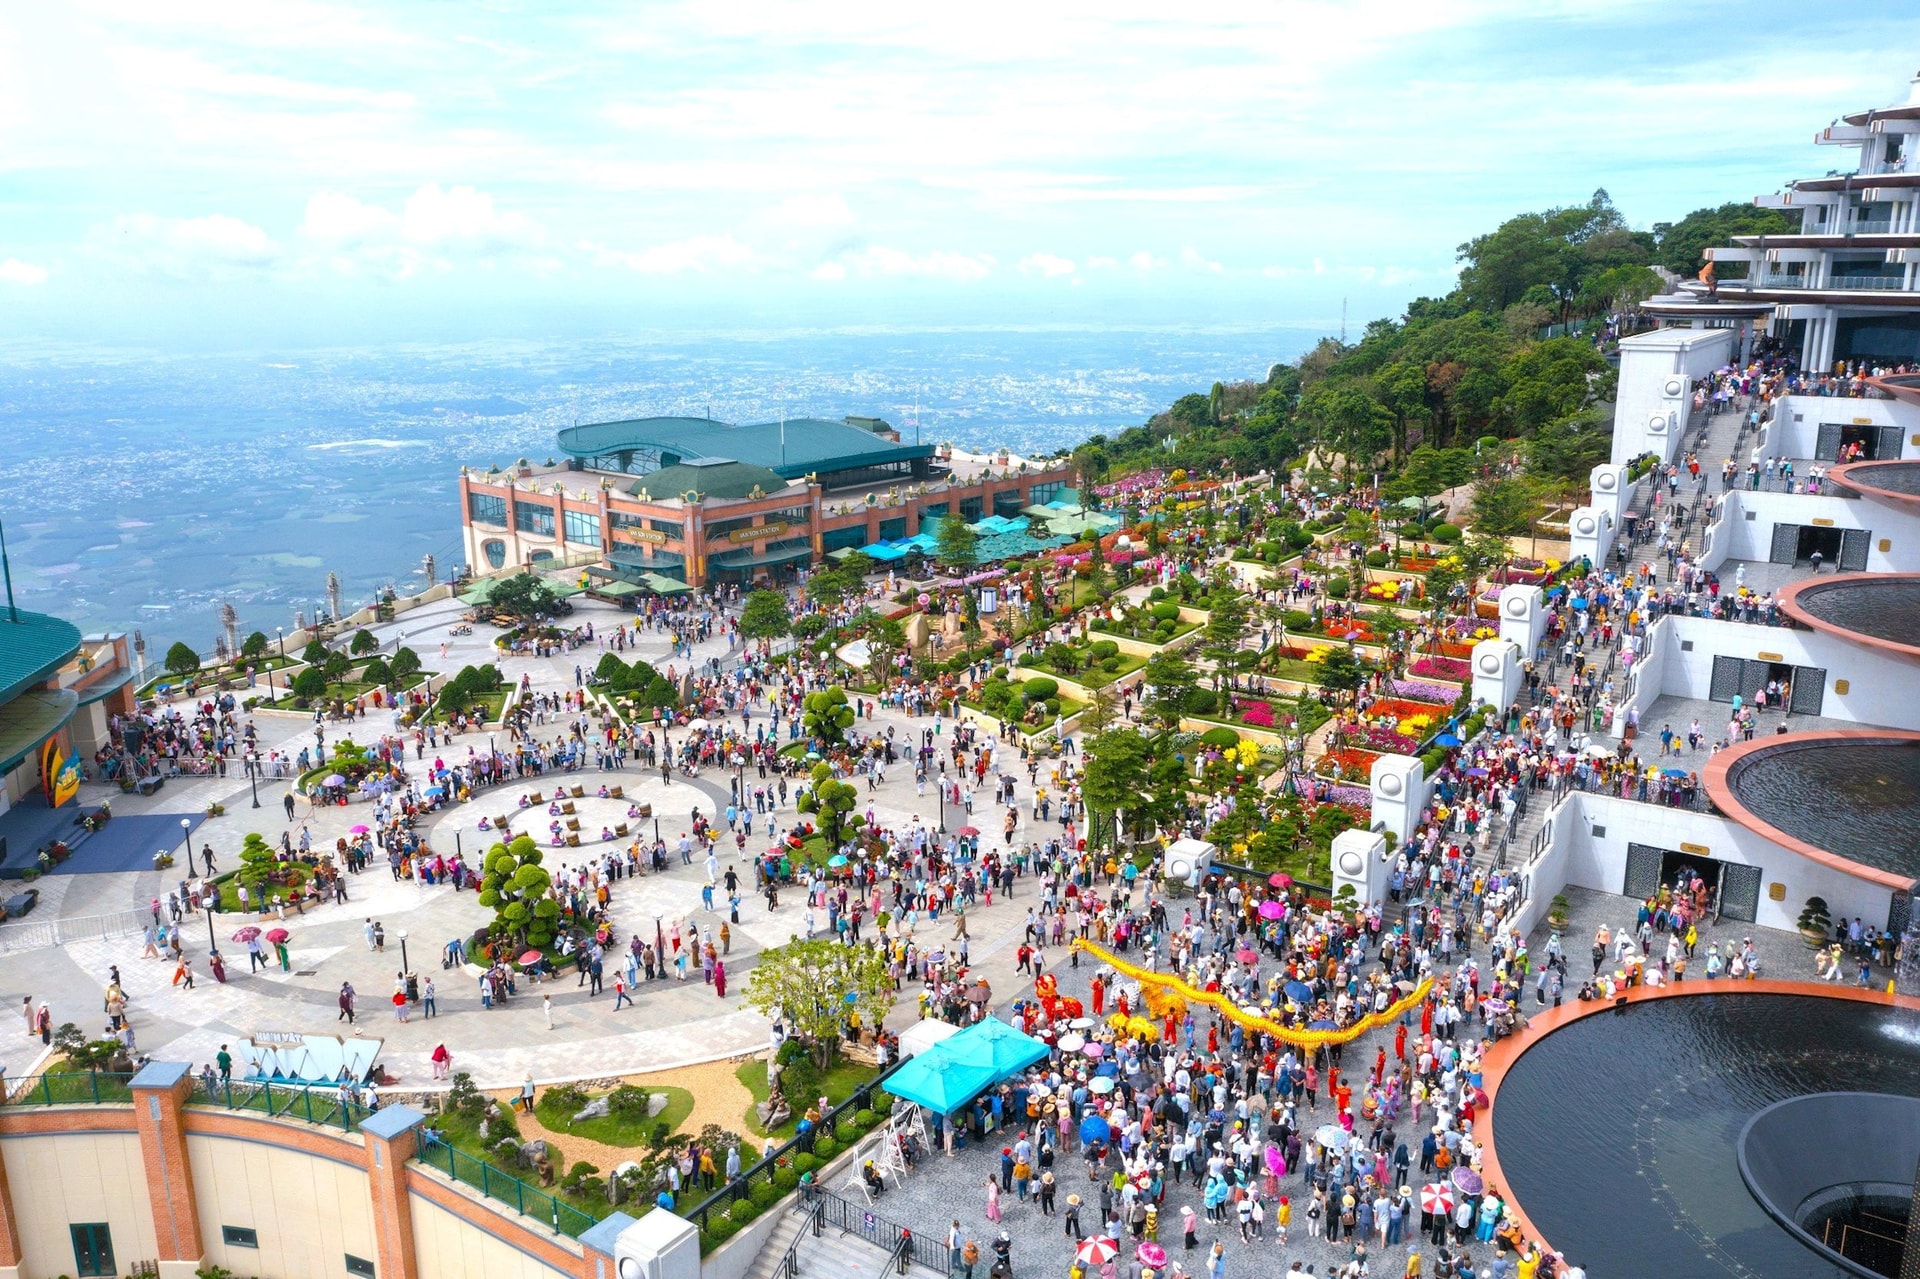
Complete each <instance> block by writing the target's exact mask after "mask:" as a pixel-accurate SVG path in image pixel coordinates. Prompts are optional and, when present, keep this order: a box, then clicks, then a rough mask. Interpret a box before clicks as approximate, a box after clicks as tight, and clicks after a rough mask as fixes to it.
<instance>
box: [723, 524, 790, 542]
mask: <svg viewBox="0 0 1920 1279" xmlns="http://www.w3.org/2000/svg"><path fill="white" fill-rule="evenodd" d="M788 527H789V525H788V524H787V523H786V522H785V521H784V520H783V521H780V522H778V523H774V524H755V525H754V526H753V527H752V528H737V529H735V530H733V532H731V533H729V534H727V540H728V541H729V542H757V541H759V540H760V539H761V538H763V537H779V536H780V535H781V534H782V533H785V532H786V531H787V529H788Z"/></svg>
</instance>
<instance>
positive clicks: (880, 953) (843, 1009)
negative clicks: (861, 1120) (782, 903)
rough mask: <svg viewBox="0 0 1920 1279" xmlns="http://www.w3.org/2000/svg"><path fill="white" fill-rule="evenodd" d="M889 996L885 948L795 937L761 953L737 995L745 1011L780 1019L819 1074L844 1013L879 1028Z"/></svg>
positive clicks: (835, 1046) (839, 1034)
mask: <svg viewBox="0 0 1920 1279" xmlns="http://www.w3.org/2000/svg"><path fill="white" fill-rule="evenodd" d="M894 995H895V987H894V982H893V976H892V974H891V973H889V972H888V960H887V954H886V952H885V951H884V950H881V949H879V948H877V947H873V946H843V945H841V944H840V943H839V942H837V941H831V940H827V939H821V940H818V941H803V940H800V939H797V938H796V939H795V940H793V941H790V942H788V943H787V944H786V945H784V946H776V947H773V948H772V949H771V950H763V951H761V952H760V954H759V956H758V958H756V959H755V960H754V961H753V968H752V969H751V970H750V971H749V972H748V973H747V979H746V981H745V983H744V984H743V985H742V986H741V992H740V998H741V1002H742V1003H744V1004H745V1005H746V1006H747V1007H749V1008H751V1009H753V1010H754V1011H755V1012H757V1013H759V1014H760V1015H761V1016H763V1017H770V1018H776V1019H778V1020H780V1021H782V1022H783V1023H784V1024H785V1025H786V1027H787V1031H788V1033H789V1034H791V1035H792V1036H793V1037H794V1038H795V1039H797V1040H799V1041H800V1042H801V1043H802V1044H805V1045H806V1047H807V1049H808V1051H809V1052H810V1053H811V1054H812V1058H813V1063H814V1065H815V1066H816V1067H817V1068H819V1069H821V1070H825V1069H827V1068H828V1067H830V1066H832V1065H833V1061H834V1054H835V1053H837V1052H838V1051H839V1047H840V1041H841V1039H842V1038H843V1032H844V1030H845V1028H846V1026H847V1024H848V1023H847V1017H848V1015H849V1014H858V1016H859V1018H860V1024H861V1025H863V1026H878V1025H879V1024H880V1023H881V1022H883V1021H884V1020H885V1019H886V1016H887V1013H888V1012H889V1011H891V1010H892V1008H893V1001H894Z"/></svg>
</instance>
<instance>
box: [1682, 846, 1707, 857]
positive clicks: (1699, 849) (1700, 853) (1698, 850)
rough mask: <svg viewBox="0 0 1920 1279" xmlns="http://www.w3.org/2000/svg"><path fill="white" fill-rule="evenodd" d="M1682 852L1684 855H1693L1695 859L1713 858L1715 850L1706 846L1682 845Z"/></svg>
mask: <svg viewBox="0 0 1920 1279" xmlns="http://www.w3.org/2000/svg"><path fill="white" fill-rule="evenodd" d="M1680 851H1681V852H1683V853H1692V854H1693V855H1694V856H1695V857H1711V856H1713V850H1712V849H1711V848H1708V847H1707V846H1706V845H1705V844H1682V845H1680Z"/></svg>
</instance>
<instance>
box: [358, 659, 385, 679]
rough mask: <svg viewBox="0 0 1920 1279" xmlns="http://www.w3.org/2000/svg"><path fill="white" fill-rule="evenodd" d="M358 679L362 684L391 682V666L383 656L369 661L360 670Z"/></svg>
mask: <svg viewBox="0 0 1920 1279" xmlns="http://www.w3.org/2000/svg"><path fill="white" fill-rule="evenodd" d="M360 681H361V682H362V683H364V684H379V685H387V684H391V683H393V667H392V666H391V665H389V664H388V662H387V659H386V658H384V657H376V658H373V659H372V660H371V661H369V662H368V663H367V664H366V666H365V667H364V668H363V669H362V670H361V672H360Z"/></svg>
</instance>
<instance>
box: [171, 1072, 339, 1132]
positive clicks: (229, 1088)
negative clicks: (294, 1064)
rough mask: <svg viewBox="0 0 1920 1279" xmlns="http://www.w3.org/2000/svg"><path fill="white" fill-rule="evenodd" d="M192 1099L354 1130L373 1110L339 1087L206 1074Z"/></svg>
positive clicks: (261, 1113) (197, 1103) (274, 1117)
mask: <svg viewBox="0 0 1920 1279" xmlns="http://www.w3.org/2000/svg"><path fill="white" fill-rule="evenodd" d="M187 1100H188V1102H189V1103H190V1104H195V1105H208V1106H221V1107H224V1108H225V1109H227V1110H243V1111H252V1112H253V1113H255V1114H260V1115H265V1116H267V1117H268V1118H269V1119H303V1120H305V1121H306V1122H307V1123H310V1124H320V1125H322V1126H323V1127H327V1128H338V1129H339V1130H340V1131H341V1132H354V1131H356V1130H357V1129H358V1128H359V1127H360V1121H361V1120H362V1119H365V1118H366V1117H367V1116H368V1115H369V1114H371V1113H372V1112H371V1111H369V1110H368V1109H367V1108H366V1107H365V1106H363V1105H361V1104H360V1103H359V1102H357V1101H345V1100H342V1099H341V1096H340V1090H339V1089H338V1088H324V1087H314V1088H302V1087H299V1086H298V1085H295V1084H274V1083H272V1082H270V1081H266V1080H262V1081H259V1082H257V1083H256V1082H248V1081H244V1080H243V1081H239V1082H235V1081H232V1080H221V1079H213V1078H210V1077H204V1076H203V1077H202V1078H201V1080H200V1081H199V1085H198V1086H197V1087H196V1088H195V1089H194V1091H193V1096H191V1097H189V1098H188V1099H187Z"/></svg>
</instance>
